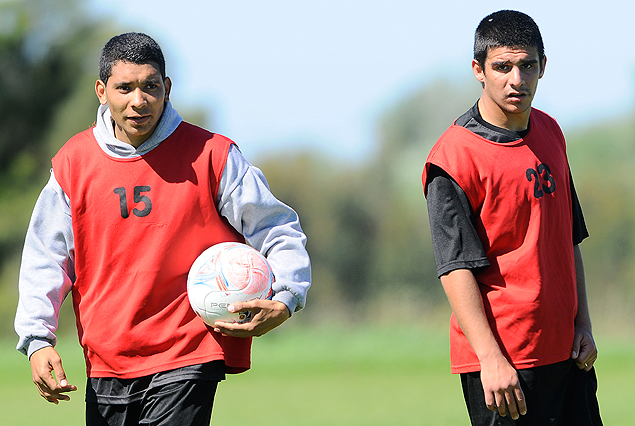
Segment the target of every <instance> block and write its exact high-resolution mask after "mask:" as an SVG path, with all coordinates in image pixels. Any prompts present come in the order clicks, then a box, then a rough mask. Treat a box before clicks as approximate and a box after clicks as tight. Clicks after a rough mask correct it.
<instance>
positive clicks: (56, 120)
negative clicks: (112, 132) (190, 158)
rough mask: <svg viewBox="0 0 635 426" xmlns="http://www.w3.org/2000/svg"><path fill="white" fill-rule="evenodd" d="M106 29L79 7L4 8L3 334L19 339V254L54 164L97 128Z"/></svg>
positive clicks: (63, 2) (45, 3)
mask: <svg viewBox="0 0 635 426" xmlns="http://www.w3.org/2000/svg"><path fill="white" fill-rule="evenodd" d="M100 28H103V27H100V26H99V25H97V23H96V22H93V21H92V20H91V19H90V18H89V17H88V16H87V15H86V13H85V12H84V10H83V9H82V3H81V2H80V1H79V0H23V1H4V2H2V3H0V218H1V220H0V323H1V324H3V326H2V327H0V335H2V334H10V333H12V328H11V324H12V323H13V321H12V317H13V315H14V313H15V306H16V300H17V290H16V283H17V269H18V263H19V255H20V250H21V247H22V244H23V242H24V234H25V231H26V227H27V224H28V220H29V217H30V213H31V210H32V208H33V204H34V203H35V199H36V197H37V194H38V193H39V191H40V190H41V188H42V186H43V184H44V183H45V182H46V180H47V179H48V176H49V169H50V158H51V156H52V155H53V154H54V153H55V151H56V150H57V149H58V148H59V147H60V146H61V145H62V144H63V143H64V142H65V141H66V140H67V139H68V138H69V137H70V136H72V135H73V134H74V133H75V132H77V131H79V130H83V129H86V128H88V127H89V126H90V125H91V123H92V122H93V121H94V115H95V106H96V105H97V101H96V97H95V95H94V89H93V84H94V81H95V77H94V76H96V74H97V71H96V63H97V61H96V58H97V57H98V56H97V55H98V54H99V45H100V44H101V42H100V41H98V38H99V31H100ZM88 67H90V68H91V69H90V71H89V72H87V71H88V69H87V68H88ZM88 76H90V78H88ZM70 321H72V315H70Z"/></svg>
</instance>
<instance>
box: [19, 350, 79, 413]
mask: <svg viewBox="0 0 635 426" xmlns="http://www.w3.org/2000/svg"><path fill="white" fill-rule="evenodd" d="M30 361H31V373H32V375H33V383H35V386H37V388H38V391H39V392H40V395H42V398H44V399H46V400H47V401H48V402H51V403H53V404H59V401H70V399H71V398H70V396H68V395H66V392H73V391H76V390H77V387H76V386H73V385H69V384H68V380H67V379H66V373H65V372H64V368H62V358H60V356H59V354H58V353H57V351H56V350H55V349H54V348H53V347H52V346H47V347H45V348H42V349H40V350H37V351H35V352H33V354H31V358H30ZM53 373H55V377H57V380H55V377H54V376H53Z"/></svg>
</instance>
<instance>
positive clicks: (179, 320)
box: [15, 33, 310, 425]
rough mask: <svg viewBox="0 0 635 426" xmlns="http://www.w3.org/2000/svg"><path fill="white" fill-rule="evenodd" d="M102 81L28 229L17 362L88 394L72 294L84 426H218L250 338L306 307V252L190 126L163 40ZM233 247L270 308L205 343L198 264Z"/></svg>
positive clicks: (129, 45) (259, 183) (133, 44)
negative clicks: (66, 310) (66, 341)
mask: <svg viewBox="0 0 635 426" xmlns="http://www.w3.org/2000/svg"><path fill="white" fill-rule="evenodd" d="M99 72H100V75H99V80H98V81H97V83H96V87H95V88H96V92H97V96H98V98H99V101H100V103H101V106H100V107H99V109H98V113H97V121H96V125H95V126H94V127H92V128H90V129H88V130H87V131H84V132H81V133H79V134H77V135H75V136H74V137H73V138H71V139H70V140H69V141H68V142H67V143H66V144H65V145H64V146H63V147H62V148H61V149H60V151H59V152H58V153H57V155H56V156H55V157H54V158H53V168H52V171H51V178H50V180H49V182H48V184H47V185H46V186H45V188H44V189H43V191H42V193H41V195H40V197H39V199H38V201H37V203H36V206H35V209H34V212H33V216H32V219H31V223H30V225H29V229H28V232H27V237H26V242H25V247H24V253H23V259H22V266H21V270H20V280H19V287H20V300H19V303H18V310H17V314H16V320H15V327H16V331H17V333H18V335H19V336H20V342H19V344H18V349H19V350H20V351H22V352H23V353H25V354H27V355H28V356H29V359H30V362H31V368H32V373H33V381H34V383H35V384H36V386H37V388H38V390H39V392H40V394H41V395H42V397H44V398H45V399H46V400H47V401H49V402H52V403H54V404H57V403H58V402H59V401H66V400H68V399H69V396H68V395H67V393H68V392H72V391H74V390H76V389H77V388H76V387H75V386H73V385H71V384H69V381H68V379H67V378H66V374H65V373H64V369H63V367H62V361H61V359H60V356H59V355H58V353H57V351H56V350H55V349H54V345H55V343H56V337H55V334H54V332H55V330H56V328H57V321H58V314H59V309H60V306H61V304H62V302H63V301H64V298H65V297H66V296H67V294H69V293H72V299H73V307H74V310H75V314H76V320H77V327H78V332H79V340H80V344H81V345H82V347H83V349H84V354H85V358H86V367H87V375H88V383H87V390H86V421H87V424H89V425H102V424H103V425H105V424H107V425H138V424H154V425H159V424H160V425H209V423H210V418H211V411H212V404H213V400H214V395H215V391H216V386H217V383H218V382H219V381H220V380H222V379H223V378H224V377H225V373H237V372H241V371H245V370H247V369H248V368H249V366H250V347H251V336H260V335H263V334H265V333H267V332H268V331H270V330H272V329H273V328H275V327H277V326H279V325H280V324H282V323H283V322H284V321H285V320H286V319H288V318H289V317H290V316H291V314H292V313H293V312H295V311H297V310H299V309H301V308H302V307H303V306H304V303H305V298H306V292H307V290H308V288H309V286H310V263H309V257H308V254H307V252H306V250H305V240H306V237H305V235H304V233H303V232H302V229H301V228H300V223H299V220H298V217H297V215H296V213H295V212H294V211H293V210H292V209H291V208H289V207H287V206H286V205H284V204H283V203H281V202H280V201H278V200H277V199H276V198H275V197H274V196H273V195H272V194H271V192H270V191H269V188H268V186H267V183H266V180H265V178H264V176H263V175H262V173H261V172H260V170H258V169H257V168H255V167H253V166H252V165H251V164H249V163H248V162H247V161H246V160H245V159H244V157H243V156H242V154H241V153H240V151H239V150H238V149H237V147H236V146H235V145H234V144H233V142H232V141H230V140H229V139H227V138H225V137H223V136H221V135H218V134H213V133H210V132H207V131H206V130H203V129H201V128H199V127H196V126H193V125H191V124H189V123H186V122H184V121H183V120H182V119H181V117H180V116H179V115H178V113H177V112H176V110H175V109H174V108H173V107H172V105H171V104H170V102H169V98H170V91H171V89H172V82H171V80H170V78H169V77H167V76H166V73H165V61H164V57H163V54H162V52H161V49H160V47H159V46H158V45H157V43H156V42H155V41H154V40H153V39H152V38H150V37H148V36H147V35H144V34H139V33H126V34H122V35H119V36H116V37H113V38H112V39H111V40H110V41H108V43H107V44H106V45H105V47H104V48H103V50H102V55H101V58H100V64H99ZM226 241H246V242H247V243H249V244H250V245H251V246H253V247H254V248H256V249H257V250H259V251H260V252H261V253H262V254H264V255H265V256H266V257H267V260H268V261H269V263H270V265H271V269H272V271H273V273H274V274H275V277H276V280H275V283H274V285H273V290H274V296H273V299H272V300H255V301H251V302H246V303H240V304H236V305H235V306H234V311H243V310H249V311H251V314H252V321H251V322H249V323H246V324H230V323H216V324H215V325H214V326H213V327H212V328H208V327H207V326H206V325H205V324H204V323H203V321H202V320H201V319H200V318H198V317H197V316H196V315H195V314H194V312H193V311H192V309H191V308H190V306H189V301H188V298H187V293H186V280H187V274H188V271H189V268H190V266H191V265H192V263H193V262H194V260H195V259H196V257H197V256H198V255H199V254H200V253H201V252H203V251H204V250H205V249H206V248H208V247H210V246H212V245H214V244H217V243H220V242H226ZM53 372H54V373H55V376H56V378H57V380H55V379H54V377H53V375H52V373H53Z"/></svg>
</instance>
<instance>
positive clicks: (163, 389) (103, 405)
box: [86, 361, 224, 426]
mask: <svg viewBox="0 0 635 426" xmlns="http://www.w3.org/2000/svg"><path fill="white" fill-rule="evenodd" d="M223 378H224V364H223V363H222V361H220V362H218V361H217V362H212V363H207V364H202V365H197V366H191V367H185V368H181V369H177V370H171V371H167V372H162V373H157V374H154V375H151V376H145V377H140V378H137V379H116V378H111V379H88V386H87V391H86V425H88V426H133V425H135V426H136V425H153V426H160V425H165V426H168V425H169V426H181V425H183V426H186V425H187V426H190V425H192V426H209V424H210V421H211V417H212V407H213V404H214V396H215V394H216V387H217V386H218V382H219V381H220V380H222V379H223Z"/></svg>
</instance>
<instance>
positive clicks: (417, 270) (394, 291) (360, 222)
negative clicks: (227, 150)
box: [259, 81, 476, 320]
mask: <svg viewBox="0 0 635 426" xmlns="http://www.w3.org/2000/svg"><path fill="white" fill-rule="evenodd" d="M463 89H464V88H463V87H457V88H455V89H453V88H452V87H451V86H450V85H449V84H447V83H445V82H442V81H441V82H437V83H436V84H433V85H430V86H427V87H426V88H424V89H423V90H421V91H419V92H417V93H414V94H413V95H411V96H409V97H408V98H406V99H404V100H402V101H401V102H400V103H398V104H397V105H395V106H394V107H392V108H390V109H389V110H388V111H386V113H385V114H384V115H383V116H382V117H381V119H380V121H379V125H378V133H379V137H378V139H379V149H378V150H377V151H378V155H377V156H376V157H375V158H373V159H371V161H369V162H367V163H363V164H343V163H340V164H338V163H337V162H334V161H333V160H329V159H325V158H320V157H317V156H315V155H312V154H310V153H301V154H298V155H291V156H284V157H282V158H280V156H275V157H271V158H269V159H265V160H264V161H262V162H260V163H259V164H260V165H261V167H262V168H263V170H264V172H265V174H266V176H267V178H268V180H269V183H270V185H271V187H272V190H273V192H274V193H275V194H276V195H277V196H278V197H280V198H281V199H282V200H284V201H286V202H287V203H289V204H290V205H291V206H293V207H294V208H296V209H297V210H298V212H299V214H300V218H301V220H302V225H303V227H304V230H305V231H306V233H307V236H308V244H307V247H308V250H309V253H310V254H311V257H312V264H313V280H314V282H315V286H314V287H313V288H312V289H311V294H310V297H311V303H309V304H308V306H307V311H308V312H311V313H314V314H315V315H316V316H330V317H333V316H335V317H337V316H340V317H344V318H346V319H348V320H350V319H353V318H359V319H367V318H372V317H375V318H376V317H377V316H378V315H384V314H389V313H390V314H392V315H393V316H394V311H395V309H397V307H399V308H398V309H400V310H401V311H402V312H401V313H399V314H398V315H400V316H404V315H406V314H405V311H407V310H408V309H411V310H417V311H419V312H420V311H421V310H424V309H426V307H430V308H431V307H433V306H436V305H438V303H439V301H441V300H444V299H442V295H443V293H442V290H441V289H440V286H439V284H438V282H437V280H436V272H435V271H436V268H435V265H434V257H433V255H432V247H431V245H430V242H429V240H430V238H429V230H428V226H427V216H426V210H425V201H424V198H423V191H422V186H421V171H422V168H423V164H424V162H425V159H426V157H427V154H428V151H429V150H430V148H431V147H432V144H434V142H435V141H436V139H437V138H438V137H439V136H440V135H441V133H442V132H443V131H444V130H445V128H446V127H447V126H448V125H449V124H450V123H451V122H452V120H454V119H455V118H456V117H457V116H458V115H460V114H461V113H462V112H464V111H465V110H467V109H468V108H469V107H470V106H471V103H472V102H474V100H475V99H476V98H475V97H473V96H472V94H471V93H470V91H469V90H463ZM439 99H448V100H449V101H448V102H445V103H443V104H442V106H438V105H437V102H438V100H439ZM314 309H315V310H319V311H320V312H315V311H314ZM379 311H383V312H379Z"/></svg>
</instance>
